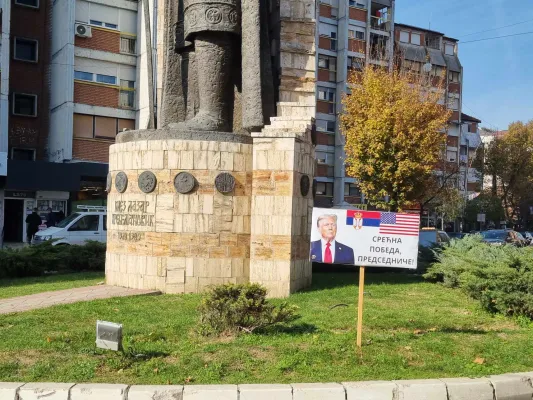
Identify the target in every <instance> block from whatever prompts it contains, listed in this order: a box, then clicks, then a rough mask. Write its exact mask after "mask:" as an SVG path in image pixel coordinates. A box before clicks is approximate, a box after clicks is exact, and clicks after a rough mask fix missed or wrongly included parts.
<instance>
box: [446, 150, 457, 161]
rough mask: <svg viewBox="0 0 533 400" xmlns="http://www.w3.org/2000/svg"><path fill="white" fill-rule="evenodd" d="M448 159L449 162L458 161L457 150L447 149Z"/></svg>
mask: <svg viewBox="0 0 533 400" xmlns="http://www.w3.org/2000/svg"><path fill="white" fill-rule="evenodd" d="M446 159H447V160H448V162H456V161H457V152H456V151H449V150H447V151H446Z"/></svg>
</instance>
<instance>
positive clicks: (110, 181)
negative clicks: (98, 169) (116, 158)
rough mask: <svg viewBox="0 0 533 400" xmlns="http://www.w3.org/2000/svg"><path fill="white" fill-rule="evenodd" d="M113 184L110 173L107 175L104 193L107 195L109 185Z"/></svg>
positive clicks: (109, 188) (109, 189)
mask: <svg viewBox="0 0 533 400" xmlns="http://www.w3.org/2000/svg"><path fill="white" fill-rule="evenodd" d="M112 184H113V177H112V176H111V172H108V173H107V181H106V185H105V191H106V192H107V193H109V192H110V191H111V185H112Z"/></svg>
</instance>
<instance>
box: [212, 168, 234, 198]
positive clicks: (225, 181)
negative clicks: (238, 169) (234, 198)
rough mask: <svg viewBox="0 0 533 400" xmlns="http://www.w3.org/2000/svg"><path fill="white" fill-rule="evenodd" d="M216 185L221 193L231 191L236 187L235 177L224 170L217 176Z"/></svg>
mask: <svg viewBox="0 0 533 400" xmlns="http://www.w3.org/2000/svg"><path fill="white" fill-rule="evenodd" d="M215 187H216V188H217V190H218V191H219V192H220V193H231V192H232V191H233V189H235V178H234V177H233V175H231V174H230V173H228V172H222V173H221V174H218V175H217V177H216V178H215Z"/></svg>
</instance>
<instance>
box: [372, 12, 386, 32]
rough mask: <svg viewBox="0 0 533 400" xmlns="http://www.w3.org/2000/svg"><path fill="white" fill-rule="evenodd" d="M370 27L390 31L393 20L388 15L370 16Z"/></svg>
mask: <svg viewBox="0 0 533 400" xmlns="http://www.w3.org/2000/svg"><path fill="white" fill-rule="evenodd" d="M370 27H371V28H372V29H374V30H376V31H383V32H390V30H391V21H390V20H389V19H388V16H387V17H385V18H384V17H370Z"/></svg>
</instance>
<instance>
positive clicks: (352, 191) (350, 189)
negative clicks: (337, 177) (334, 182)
mask: <svg viewBox="0 0 533 400" xmlns="http://www.w3.org/2000/svg"><path fill="white" fill-rule="evenodd" d="M344 196H358V197H359V196H361V191H360V190H359V186H357V185H356V184H355V183H345V184H344Z"/></svg>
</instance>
